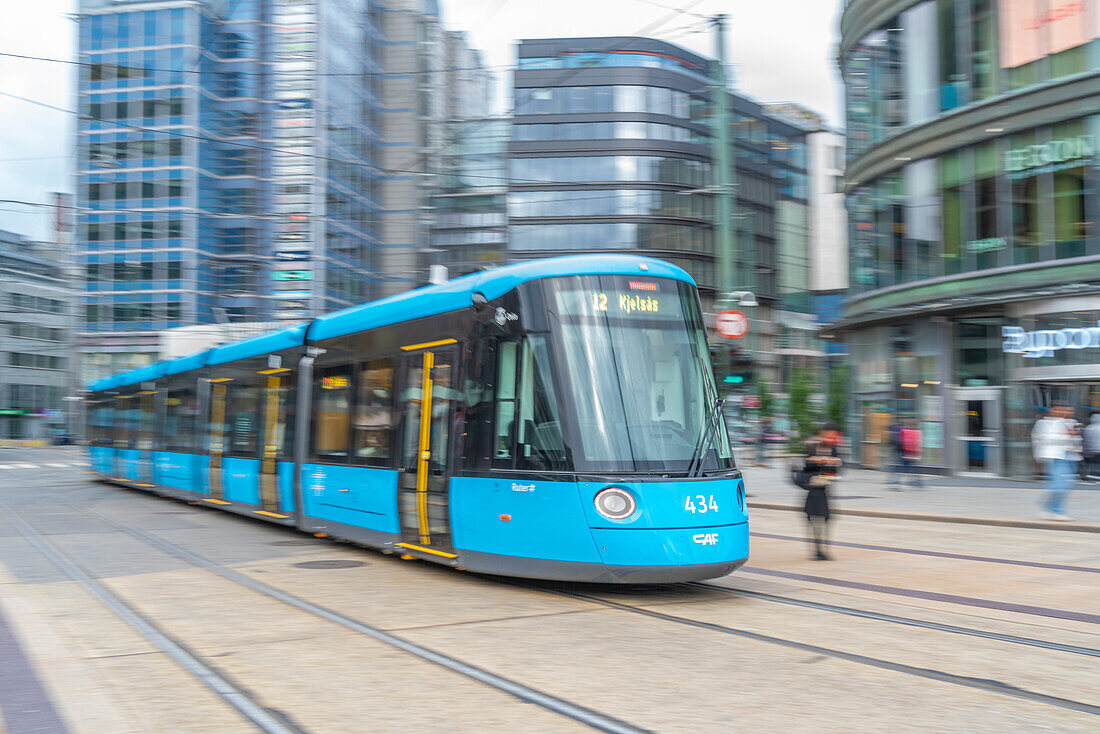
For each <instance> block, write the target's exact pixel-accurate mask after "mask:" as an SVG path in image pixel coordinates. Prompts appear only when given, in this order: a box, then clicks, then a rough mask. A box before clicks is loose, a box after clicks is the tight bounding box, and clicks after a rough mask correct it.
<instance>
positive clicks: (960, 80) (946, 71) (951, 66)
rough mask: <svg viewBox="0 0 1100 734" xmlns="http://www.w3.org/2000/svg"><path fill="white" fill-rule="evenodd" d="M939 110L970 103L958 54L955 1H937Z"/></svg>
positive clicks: (967, 84)
mask: <svg viewBox="0 0 1100 734" xmlns="http://www.w3.org/2000/svg"><path fill="white" fill-rule="evenodd" d="M938 8H939V41H940V110H942V111H944V112H946V111H947V110H953V109H955V108H956V107H961V106H962V105H964V104H966V103H967V102H969V101H970V85H969V83H968V81H967V78H966V72H965V70H964V68H963V62H964V60H965V56H964V55H962V54H960V53H959V50H960V49H959V45H960V44H959V43H958V40H959V39H958V35H959V28H960V27H961V26H960V24H959V22H958V18H957V17H956V8H955V0H939V3H938Z"/></svg>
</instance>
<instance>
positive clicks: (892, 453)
mask: <svg viewBox="0 0 1100 734" xmlns="http://www.w3.org/2000/svg"><path fill="white" fill-rule="evenodd" d="M901 431H902V425H901V422H900V421H899V420H898V419H897V418H896V417H895V418H894V420H893V421H891V423H890V427H889V428H888V429H886V440H887V443H888V445H889V448H888V449H887V450H888V451H889V455H888V456H889V458H888V459H887V461H889V462H890V473H889V474H888V475H887V476H886V489H888V490H890V491H891V492H900V491H901V490H902V486H901V475H902V472H904V471H905V465H904V463H903V462H902V459H901V456H902V450H901Z"/></svg>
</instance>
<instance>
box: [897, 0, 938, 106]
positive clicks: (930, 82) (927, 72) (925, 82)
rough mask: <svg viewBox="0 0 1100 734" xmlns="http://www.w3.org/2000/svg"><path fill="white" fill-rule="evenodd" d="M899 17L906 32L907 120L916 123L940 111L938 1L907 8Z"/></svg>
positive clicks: (931, 0)
mask: <svg viewBox="0 0 1100 734" xmlns="http://www.w3.org/2000/svg"><path fill="white" fill-rule="evenodd" d="M899 20H900V23H901V28H902V33H903V34H904V35H903V38H904V55H903V58H904V60H905V62H904V66H903V71H904V75H905V93H906V96H905V107H906V123H907V124H909V125H916V124H919V123H921V122H924V121H926V120H931V119H932V118H933V117H935V116H936V115H937V114H939V110H940V101H939V94H940V91H939V71H938V69H939V66H938V63H937V61H938V49H937V40H936V39H937V37H938V34H937V32H936V3H935V0H927V2H924V3H921V4H920V5H917V6H915V7H912V8H910V9H909V10H906V11H905V12H904V13H902V14H901V16H900V18H899Z"/></svg>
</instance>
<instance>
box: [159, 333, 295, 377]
mask: <svg viewBox="0 0 1100 734" xmlns="http://www.w3.org/2000/svg"><path fill="white" fill-rule="evenodd" d="M308 327H309V324H308V323H305V322H303V323H300V324H291V325H290V326H286V327H283V328H282V329H278V330H277V331H269V332H267V333H266V334H259V335H257V336H253V337H249V338H248V339H245V340H244V341H239V342H233V343H232V344H221V345H219V346H216V347H214V348H212V349H211V350H210V351H209V352H208V354H209V356H208V358H207V360H206V364H207V365H208V366H211V367H212V366H214V365H217V364H225V363H226V362H235V361H237V360H238V359H248V358H249V357H256V356H259V355H261V354H270V353H271V352H281V351H283V350H284V349H292V348H294V347H300V346H302V345H303V344H304V343H305V333H306V329H307V328H308ZM188 369H190V368H188ZM181 371H182V370H181Z"/></svg>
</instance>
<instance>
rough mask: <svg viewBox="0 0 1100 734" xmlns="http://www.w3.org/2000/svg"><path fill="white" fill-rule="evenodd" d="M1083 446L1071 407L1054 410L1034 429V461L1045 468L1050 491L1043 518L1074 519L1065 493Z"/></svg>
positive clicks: (1044, 504)
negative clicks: (1067, 509) (1069, 510)
mask: <svg viewBox="0 0 1100 734" xmlns="http://www.w3.org/2000/svg"><path fill="white" fill-rule="evenodd" d="M1080 446H1081V437H1080V435H1078V430H1077V423H1076V422H1075V421H1074V420H1072V419H1071V418H1070V411H1069V408H1068V407H1066V406H1065V405H1056V406H1054V407H1053V408H1051V409H1050V412H1049V413H1048V414H1047V415H1046V416H1044V417H1043V418H1040V419H1039V420H1038V421H1036V422H1035V426H1034V427H1033V428H1032V429H1031V447H1032V451H1033V452H1034V454H1035V460H1036V461H1038V462H1039V463H1040V464H1041V465H1042V466H1043V470H1044V472H1045V473H1046V479H1047V486H1048V487H1049V490H1050V491H1049V492H1048V493H1047V497H1046V499H1045V501H1044V503H1043V517H1045V518H1046V519H1048V520H1071V519H1072V518H1071V517H1070V516H1069V515H1067V514H1066V513H1065V510H1064V509H1063V507H1064V505H1065V500H1066V490H1068V489H1069V485H1070V483H1071V482H1072V481H1073V475H1074V472H1075V470H1076V467H1077V462H1078V461H1080V459H1081V449H1080Z"/></svg>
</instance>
